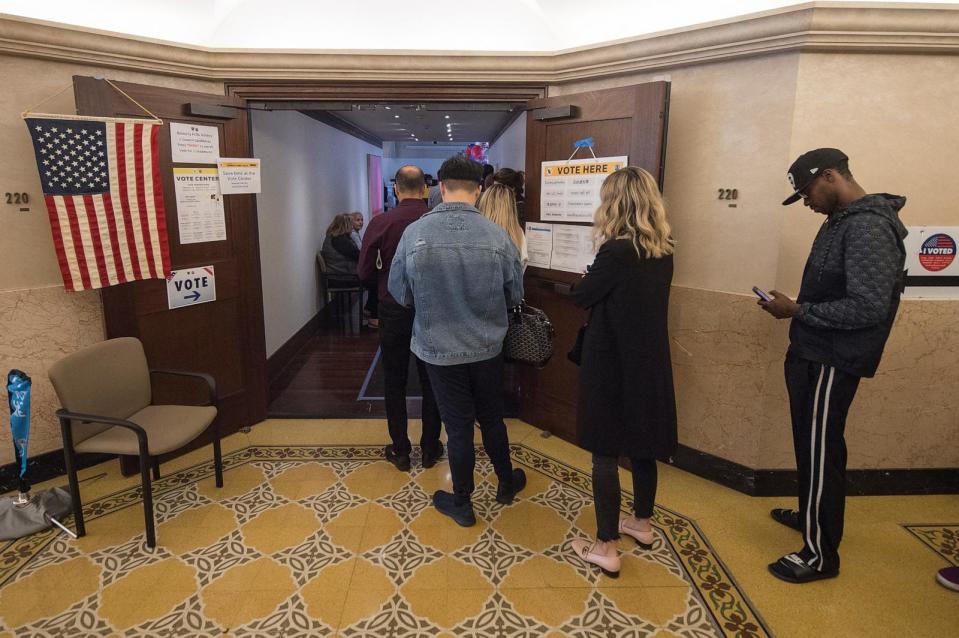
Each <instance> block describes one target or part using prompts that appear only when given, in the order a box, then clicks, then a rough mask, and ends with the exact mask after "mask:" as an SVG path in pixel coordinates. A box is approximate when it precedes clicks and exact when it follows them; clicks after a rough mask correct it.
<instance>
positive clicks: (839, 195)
mask: <svg viewBox="0 0 959 638" xmlns="http://www.w3.org/2000/svg"><path fill="white" fill-rule="evenodd" d="M848 162H849V158H847V157H846V155H845V154H843V153H842V152H841V151H839V150H837V149H834V148H821V149H816V150H814V151H809V152H808V153H805V154H803V155H801V156H800V157H799V158H798V159H797V160H796V161H795V162H794V163H793V165H792V166H791V167H790V168H789V173H788V177H789V181H790V184H792V187H793V188H794V189H795V192H794V193H793V194H792V195H790V196H789V197H788V198H787V199H786V201H784V202H783V205H784V206H785V205H788V204H792V203H794V202H796V201H799V200H800V199H802V200H803V204H804V205H805V206H808V207H809V208H811V209H812V210H814V211H815V212H817V213H821V214H823V215H826V221H825V222H824V223H823V225H822V228H820V229H819V234H818V235H816V240H815V241H814V242H813V245H812V250H811V252H810V254H809V259H808V260H807V261H806V268H805V270H804V271H803V277H802V284H801V286H800V289H799V298H798V299H797V300H796V301H795V302H793V301H792V300H791V299H790V298H789V297H787V296H786V295H783V294H782V293H780V292H777V291H775V290H773V291H770V295H771V297H772V299H771V300H770V301H762V300H761V301H760V302H759V305H761V306H762V307H763V309H764V310H766V311H767V312H769V313H770V314H771V315H773V316H774V317H776V318H777V319H786V318H791V319H792V322H791V324H790V328H789V350H788V352H787V354H786V363H785V372H786V387H787V389H788V391H789V405H790V412H791V414H792V427H793V446H794V447H795V452H796V468H797V470H798V474H799V510H798V511H796V510H788V509H775V510H773V511H772V512H771V514H772V517H773V518H774V519H776V520H777V521H778V522H780V523H782V524H783V525H787V526H789V527H792V528H793V529H797V530H799V531H800V532H802V534H803V548H802V549H801V550H800V551H799V552H797V553H795V554H787V555H786V556H784V557H782V558H780V559H779V560H778V561H777V562H775V563H772V564H771V565H769V571H770V572H771V573H772V574H773V575H774V576H776V577H777V578H780V579H782V580H785V581H788V582H793V583H805V582H809V581H813V580H819V579H822V578H831V577H834V576H837V575H838V574H839V542H840V540H842V529H843V511H844V507H845V498H846V493H845V487H846V486H845V481H846V441H845V438H844V430H845V426H846V414H847V412H848V411H849V406H850V404H851V403H852V400H853V397H854V396H855V395H856V389H857V387H858V386H859V380H860V379H861V378H862V377H871V376H873V375H874V374H875V373H876V368H877V367H878V366H879V359H880V357H881V356H882V351H883V347H884V346H885V344H886V339H887V338H888V336H889V330H890V329H891V328H892V323H893V320H894V319H895V318H896V311H897V310H898V308H899V296H900V294H901V292H902V283H903V280H902V277H903V265H904V263H905V258H906V252H905V248H904V247H903V238H905V236H906V228H905V226H903V225H902V222H900V221H899V209H901V208H902V207H903V205H904V204H905V203H906V199H905V198H904V197H898V196H895V195H887V194H874V195H868V194H866V191H865V190H863V188H862V187H861V186H859V184H858V183H856V180H855V179H854V178H853V176H852V174H851V173H850V172H849V163H848Z"/></svg>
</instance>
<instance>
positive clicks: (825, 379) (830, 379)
mask: <svg viewBox="0 0 959 638" xmlns="http://www.w3.org/2000/svg"><path fill="white" fill-rule="evenodd" d="M785 372H786V388H787V390H788V391H789V408H790V412H791V414H792V426H793V446H794V448H795V452H796V469H797V470H798V473H799V520H800V525H801V527H802V534H803V543H804V545H803V549H802V551H801V552H800V553H799V556H800V558H802V559H803V560H804V561H806V562H807V563H808V564H809V565H810V566H811V567H814V568H816V569H817V570H819V571H830V570H832V569H838V568H839V543H840V541H841V540H842V528H843V515H844V511H845V504H846V439H845V430H846V414H847V413H848V412H849V406H850V405H851V404H852V400H853V398H854V397H855V396H856V389H857V388H858V387H859V377H856V376H853V375H851V374H848V373H845V372H842V371H841V370H837V369H836V368H834V367H832V366H828V365H825V364H822V363H817V362H815V361H809V360H807V359H802V358H800V357H798V356H796V355H794V354H792V353H789V354H787V355H786V363H785Z"/></svg>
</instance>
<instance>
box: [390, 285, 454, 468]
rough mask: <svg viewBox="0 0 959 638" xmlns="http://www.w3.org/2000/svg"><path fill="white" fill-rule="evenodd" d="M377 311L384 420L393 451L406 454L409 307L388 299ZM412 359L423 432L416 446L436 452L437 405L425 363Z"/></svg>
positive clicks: (411, 321) (409, 336) (438, 422)
mask: <svg viewBox="0 0 959 638" xmlns="http://www.w3.org/2000/svg"><path fill="white" fill-rule="evenodd" d="M379 314H380V355H381V356H382V357H383V373H384V377H385V378H384V381H385V386H386V387H385V390H384V393H383V394H384V395H385V396H384V399H385V401H384V402H385V404H386V422H387V424H388V425H389V429H390V438H391V439H392V440H393V451H394V452H396V453H397V454H400V455H403V454H409V453H410V450H411V449H412V445H410V438H409V434H408V429H407V416H406V382H407V380H408V379H407V377H408V376H409V370H410V356H412V355H411V353H410V339H411V338H412V336H413V311H412V310H411V309H409V308H404V307H403V306H401V305H399V304H395V303H390V302H383V303H381V304H380V305H379ZM414 359H416V370H417V371H418V372H419V377H420V386H421V387H422V389H423V407H422V412H421V415H422V418H423V432H422V436H421V437H420V446H421V447H422V448H423V450H424V451H428V452H430V453H433V452H436V451H437V449H438V448H439V445H440V428H441V427H442V423H441V422H440V412H439V408H437V406H436V398H435V397H434V395H433V389H432V387H431V386H430V379H429V375H427V374H426V364H424V363H423V362H422V361H420V360H419V359H418V358H416V357H415V356H414Z"/></svg>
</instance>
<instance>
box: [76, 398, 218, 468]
mask: <svg viewBox="0 0 959 638" xmlns="http://www.w3.org/2000/svg"><path fill="white" fill-rule="evenodd" d="M214 418H216V408H215V407H213V406H209V405H204V406H195V405H148V406H147V407H145V408H143V409H142V410H140V411H139V412H134V413H133V415H131V416H130V417H129V418H128V419H127V420H128V421H132V422H134V423H136V424H137V425H139V426H140V427H142V428H143V429H144V430H145V431H146V433H147V442H148V444H149V447H150V455H151V456H157V455H159V454H165V453H167V452H170V451H172V450H176V449H178V448H181V447H183V446H184V445H186V444H187V443H189V442H190V441H192V440H193V439H195V438H196V437H197V436H199V435H200V433H201V432H203V430H205V429H206V428H207V426H209V425H210V424H211V423H213V419H214ZM76 449H77V452H100V453H105V454H134V455H136V454H139V453H140V447H139V445H138V444H137V435H136V434H135V433H134V432H133V431H132V430H128V429H126V428H121V427H119V426H113V427H111V428H109V429H107V430H104V431H103V432H100V433H99V434H96V435H94V436H91V437H90V438H89V439H85V440H83V441H81V442H80V443H78V444H77V446H76Z"/></svg>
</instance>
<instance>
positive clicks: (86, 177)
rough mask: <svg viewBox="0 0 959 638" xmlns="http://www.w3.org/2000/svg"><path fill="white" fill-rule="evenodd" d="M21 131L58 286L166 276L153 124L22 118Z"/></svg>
mask: <svg viewBox="0 0 959 638" xmlns="http://www.w3.org/2000/svg"><path fill="white" fill-rule="evenodd" d="M27 125H28V127H30V128H31V135H32V136H33V137H34V146H35V149H36V151H37V163H38V167H39V168H40V174H41V181H42V182H43V185H44V200H45V202H46V205H47V212H48V213H49V216H50V227H51V230H52V232H53V243H54V245H55V247H56V251H57V259H58V261H59V265H60V272H61V273H62V275H63V283H64V286H65V288H66V289H67V290H68V291H79V290H88V289H94V288H104V287H106V286H114V285H116V284H122V283H126V282H129V281H136V280H141V279H164V278H166V277H167V276H169V274H170V252H169V245H168V240H167V228H166V214H165V210H164V206H163V188H162V184H161V182H160V172H159V134H160V127H161V125H160V124H158V123H153V122H149V121H147V122H144V121H143V120H139V121H138V120H117V119H104V118H96V119H91V120H54V119H28V120H27ZM66 131H69V134H65V132H66ZM51 133H52V134H51ZM104 138H105V139H104ZM51 139H52V140H53V141H52V142H51V141H50V140H51ZM64 139H65V140H66V141H64ZM58 140H59V142H58ZM71 140H72V141H71ZM67 144H69V146H68V145H67ZM76 150H79V151H80V152H79V163H78V162H77V161H76V159H77V155H78V154H77V152H76ZM91 151H93V152H92V158H91ZM70 156H72V157H70ZM84 156H86V157H84ZM63 158H66V160H67V161H66V165H67V168H66V169H64V168H63V164H64V162H63ZM48 160H52V161H48ZM98 160H99V161H98ZM104 162H105V164H106V166H103V163H104ZM71 166H72V167H73V168H70V167H71ZM50 169H52V173H51V172H50ZM64 170H66V171H67V172H66V174H65V175H66V177H64V173H63V172H62V171H64ZM57 171H61V172H59V173H58V172H57ZM58 176H59V177H60V178H61V179H59V180H58V179H57V177H58ZM54 182H56V183H54ZM67 182H69V184H68V183H67ZM73 184H76V185H73Z"/></svg>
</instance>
